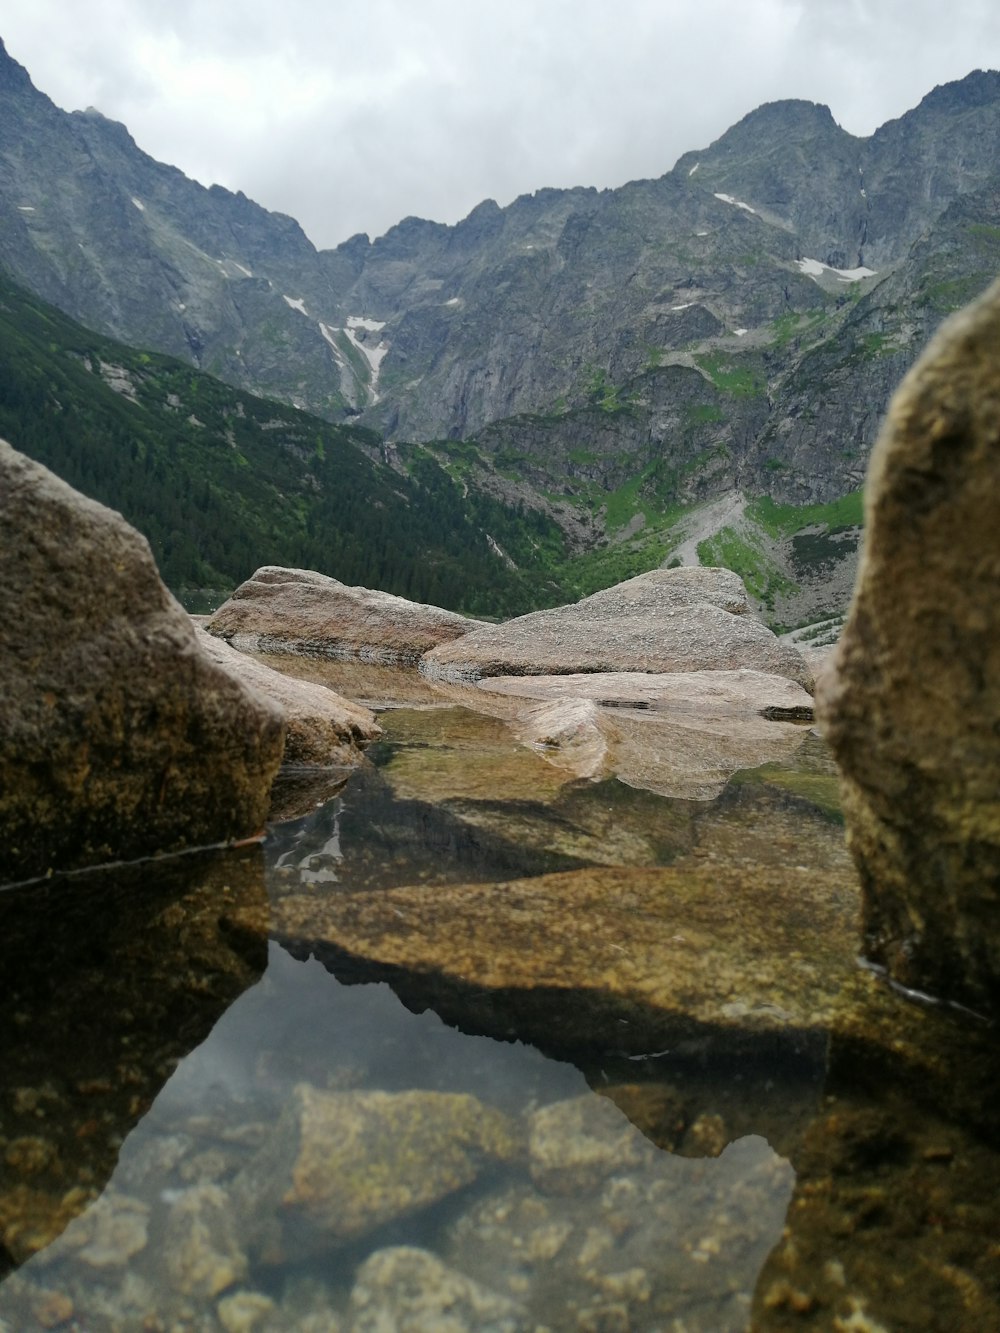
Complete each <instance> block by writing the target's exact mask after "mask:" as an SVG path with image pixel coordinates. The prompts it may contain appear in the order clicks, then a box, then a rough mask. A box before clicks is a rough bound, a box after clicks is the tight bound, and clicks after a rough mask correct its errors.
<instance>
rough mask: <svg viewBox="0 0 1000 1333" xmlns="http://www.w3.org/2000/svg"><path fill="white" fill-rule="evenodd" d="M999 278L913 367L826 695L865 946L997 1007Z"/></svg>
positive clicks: (880, 456)
mask: <svg viewBox="0 0 1000 1333" xmlns="http://www.w3.org/2000/svg"><path fill="white" fill-rule="evenodd" d="M998 350H1000V285H995V286H994V287H992V288H991V289H990V291H989V292H988V293H987V295H986V296H985V297H984V298H983V299H982V300H981V301H979V302H977V303H976V304H975V305H973V306H971V307H969V309H967V310H966V311H964V312H962V313H961V314H959V315H958V316H956V317H955V318H954V319H953V320H951V321H949V322H948V323H947V324H946V325H945V326H944V328H943V329H942V330H941V332H940V333H939V334H938V336H937V337H936V338H935V340H934V341H933V343H932V344H931V346H930V347H929V348H928V350H927V352H926V353H925V354H924V356H923V357H922V358H921V359H920V361H919V362H918V363H917V365H916V366H915V367H914V368H913V370H912V371H911V372H910V374H909V375H908V376H907V377H906V379H905V380H904V381H903V384H902V386H901V387H900V389H899V391H898V393H897V395H896V397H895V399H894V400H893V403H892V407H891V410H890V414H889V417H888V420H887V422H886V425H885V428H884V430H883V432H882V436H881V438H880V440H879V442H878V445H877V446H876V449H875V451H874V453H873V454H872V458H871V465H870V469H869V479H868V485H867V489H866V511H867V520H866V539H865V551H864V556H863V560H862V563H861V567H860V569H859V573H858V581H857V586H856V590H855V596H854V603H853V606H852V609H851V613H850V618H849V621H848V624H847V627H846V629H845V631H844V634H843V637H842V638H841V641H840V644H839V647H838V649H837V653H836V656H835V659H834V664H833V669H832V671H831V672H830V673H829V674H827V675H826V676H825V677H824V687H823V690H822V694H821V697H820V700H819V704H820V708H821V719H822V723H823V726H824V730H825V734H826V737H827V739H828V741H829V744H830V746H831V748H832V749H833V752H834V754H835V756H836V758H837V761H838V763H839V765H840V768H841V772H842V779H843V782H842V786H843V799H844V811H845V815H846V818H847V824H848V833H849V841H850V846H851V850H852V852H853V854H854V857H855V860H856V861H857V865H858V868H859V871H860V874H861V881H862V887H863V892H864V928H865V935H866V942H867V952H868V954H869V956H870V957H872V958H873V959H875V960H877V961H878V962H881V963H884V964H885V965H886V966H887V967H888V969H889V971H890V973H891V974H892V975H893V976H894V977H895V978H896V979H897V980H899V981H900V982H902V983H903V984H904V985H905V986H907V987H915V988H917V989H920V990H925V991H930V992H932V993H934V994H936V995H942V996H950V997H952V998H954V999H958V1000H961V1001H963V1002H964V1003H966V1004H970V1005H972V1006H974V1007H977V1008H983V1009H990V1010H993V1011H996V1010H998V1009H1000V915H998V913H1000V801H998V796H997V793H998V790H1000V731H998V727H997V719H998V717H1000V600H998V597H997V589H998V587H1000V540H998V534H1000V396H998V383H1000V381H998V370H997V356H998Z"/></svg>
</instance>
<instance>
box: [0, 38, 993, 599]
mask: <svg viewBox="0 0 1000 1333" xmlns="http://www.w3.org/2000/svg"><path fill="white" fill-rule="evenodd" d="M998 150H1000V75H998V74H996V73H993V72H982V71H977V72H975V73H973V74H970V75H969V76H968V77H966V78H965V79H962V80H960V81H958V82H956V83H951V84H947V85H945V86H943V87H940V88H936V89H934V90H933V91H932V92H931V93H929V94H928V95H927V96H926V97H925V98H924V99H923V100H922V101H921V102H920V104H919V105H918V106H917V107H915V108H914V109H913V110H911V111H908V112H907V113H906V114H905V115H903V116H901V117H900V118H899V119H897V120H894V121H891V122H889V123H888V124H886V125H883V126H882V127H881V128H880V129H878V130H877V131H876V132H875V133H874V134H873V135H871V136H870V137H868V138H859V137H856V136H853V135H850V134H848V133H847V132H846V131H844V130H843V129H842V128H841V127H840V126H838V125H837V123H836V121H835V120H834V117H833V115H832V113H831V111H830V110H829V108H827V107H824V106H818V105H815V104H814V103H811V102H805V101H782V102H775V103H771V104H768V105H765V106H763V107H760V108H758V109H757V110H755V111H752V112H751V113H750V114H749V115H747V116H745V117H744V118H743V119H742V120H741V121H740V122H739V123H738V124H737V125H735V126H733V127H732V128H731V129H730V130H728V131H727V132H726V133H725V134H723V135H722V136H721V137H720V138H719V139H718V140H717V141H716V142H715V143H713V144H711V145H709V146H708V147H706V148H704V149H702V150H699V151H697V152H691V153H688V154H685V155H684V156H683V157H682V158H681V159H680V160H679V161H678V162H677V164H676V165H675V166H674V167H673V169H672V170H670V171H668V172H666V174H665V175H663V176H661V177H660V178H658V179H656V180H646V181H635V182H632V183H630V184H628V185H625V186H623V187H621V188H620V189H615V190H600V191H598V190H593V189H573V190H539V191H537V192H536V193H535V194H532V195H524V196H522V197H521V198H519V199H517V200H515V201H514V203H512V204H511V205H510V206H509V207H506V208H500V207H499V206H498V205H497V204H496V203H494V202H493V201H491V200H487V201H485V202H484V203H482V204H480V205H479V206H478V207H477V208H475V209H474V210H473V211H472V212H471V213H470V214H469V216H468V217H467V218H465V219H464V220H463V221H461V222H459V223H458V224H456V225H455V226H444V225H442V224H438V223H434V222H428V221H424V220H421V219H418V218H405V219H404V220H403V221H401V222H400V223H399V224H398V225H397V226H395V227H393V228H391V229H390V230H389V231H388V232H387V233H386V234H385V235H384V236H382V237H379V238H377V239H376V240H374V241H370V240H369V238H368V237H367V236H363V235H362V236H356V237H352V238H351V239H350V240H348V241H346V242H345V243H344V244H343V245H341V246H339V247H337V248H336V249H334V250H325V251H317V250H316V249H315V248H314V247H313V246H312V245H311V243H310V242H309V241H308V239H307V238H306V236H305V235H304V234H303V232H302V231H301V229H300V228H299V227H298V226H297V224H296V223H295V222H294V221H293V220H292V219H290V218H287V217H284V216H282V215H280V214H275V213H270V212H268V211H266V210H265V209H262V208H260V207H258V206H257V205H256V204H254V203H253V202H252V201H250V200H248V199H246V198H245V197H244V196H243V195H241V194H233V193H230V192H229V191H227V190H223V189H221V188H219V187H212V188H211V189H205V188H204V187H202V186H201V185H198V184H197V183H195V182H193V181H190V180H188V179H187V178H186V177H185V176H184V175H183V174H182V173H181V172H179V171H177V170H176V169H175V168H172V167H168V166H164V165H163V164H161V163H158V162H156V161H154V160H153V159H152V158H150V157H149V156H148V155H146V154H145V153H143V152H142V151H141V149H139V148H138V147H137V145H136V144H135V143H134V141H133V140H132V139H131V137H130V136H129V134H128V132H127V130H126V129H125V128H124V127H123V126H121V125H117V124H115V123H114V122H112V121H109V120H107V119H106V118H104V117H103V116H101V115H100V114H99V113H98V112H96V111H93V110H90V111H86V112H74V113H72V114H67V113H65V112H63V111H61V110H59V109H58V108H57V107H55V106H54V105H53V103H52V102H51V101H49V99H48V98H47V97H45V95H44V94H43V93H41V92H39V91H37V90H36V89H35V88H34V87H33V85H32V84H31V81H30V78H29V77H28V75H27V73H26V72H25V71H24V70H23V69H22V68H21V66H19V65H18V64H17V63H16V62H15V61H14V60H12V59H11V57H10V56H9V55H7V53H6V51H5V50H4V49H3V48H2V45H0V267H3V268H5V269H6V270H7V271H8V272H9V273H10V274H11V275H12V276H13V277H14V278H15V279H16V280H17V281H18V282H20V283H22V284H23V285H24V286H25V287H27V288H29V289H30V290H31V291H32V292H33V293H34V294H35V295H36V296H38V297H41V298H44V299H45V300H47V301H49V302H51V303H52V304H54V305H56V306H58V307H59V308H60V309H61V310H63V311H65V312H67V313H68V314H70V315H72V316H73V317H74V318H75V319H78V320H79V321H81V322H82V323H83V324H85V325H87V326H88V327H90V328H93V329H95V330H97V331H98V332H100V333H102V334H104V335H106V336H109V337H114V338H116V339H118V340H120V341H122V342H123V343H127V344H129V345H131V346H135V347H145V348H150V349H155V350H156V351H157V352H161V353H166V354H169V355H173V356H176V357H180V358H182V359H184V360H186V361H187V362H188V363H189V364H191V365H193V366H195V367H198V368H199V369H202V370H205V371H208V372H210V373H211V374H212V375H215V376H217V377H219V378H220V379H222V380H224V381H225V382H226V383H228V384H230V385H233V386H235V387H237V388H239V389H242V390H246V391H249V392H252V393H254V394H258V395H264V396H269V397H271V398H274V399H280V400H282V401H284V402H285V403H288V404H291V405H293V406H295V407H298V408H300V409H308V410H309V411H311V412H313V413H315V414H316V415H318V416H320V417H323V418H325V419H326V420H328V421H331V422H344V421H348V420H350V421H355V422H357V423H360V424H362V425H364V426H367V427H368V428H370V429H371V430H373V431H375V432H376V434H377V436H378V437H379V440H380V441H382V443H381V444H380V446H379V448H380V449H381V450H382V452H381V454H379V449H376V448H375V446H372V448H371V452H372V453H373V456H375V455H378V456H379V457H380V458H381V459H382V462H383V463H384V464H386V465H387V466H388V467H389V468H390V471H392V472H393V474H394V475H395V476H397V477H399V478H402V479H405V480H407V481H408V482H413V481H414V480H415V473H414V469H415V468H416V469H417V470H419V469H420V468H422V467H430V466H433V467H434V469H435V471H434V472H433V473H428V476H434V477H439V476H440V477H444V478H445V479H446V480H447V481H448V483H449V484H450V485H451V486H453V487H454V488H455V490H456V491H457V493H459V494H460V496H461V497H462V500H463V502H464V503H465V504H466V506H467V509H468V507H469V506H475V505H477V504H480V505H498V506H499V507H500V510H502V512H504V513H506V514H511V513H515V514H516V513H521V512H524V513H530V514H532V515H534V516H535V517H534V519H533V521H537V523H538V524H539V525H540V530H541V529H542V528H544V529H545V530H546V532H548V533H552V532H553V530H554V531H555V532H556V533H557V534H558V536H557V537H554V538H553V543H554V544H553V543H550V544H549V545H547V546H545V551H546V554H545V557H544V559H542V560H541V566H539V567H542V566H544V568H545V569H546V571H547V577H548V578H549V580H550V581H549V583H548V584H546V585H545V586H546V588H548V589H549V592H550V591H551V587H552V582H551V580H552V579H555V582H556V583H558V584H559V586H560V587H562V588H564V589H569V590H577V589H580V590H585V591H592V590H593V586H595V585H596V586H600V583H601V581H602V580H606V581H610V579H611V578H612V577H613V576H616V575H617V576H622V577H623V576H624V575H625V574H628V573H636V572H639V571H640V570H641V569H644V568H650V567H652V565H655V564H657V563H665V562H667V561H669V560H672V559H673V560H684V561H690V560H694V559H702V560H708V559H712V560H716V561H719V562H722V563H726V564H729V565H730V566H731V567H733V568H736V569H737V570H738V571H739V572H740V573H741V574H742V575H743V576H744V578H746V579H747V582H748V584H749V586H750V587H751V590H752V591H753V592H754V593H755V595H756V596H757V597H758V599H759V600H760V601H761V603H762V604H763V605H764V606H765V607H766V608H767V609H768V611H769V613H770V615H771V617H772V620H773V621H775V622H776V623H779V624H783V625H790V624H795V623H798V622H799V621H801V620H802V619H804V618H808V617H809V616H812V615H814V614H818V613H820V612H824V611H833V610H836V609H837V608H838V607H839V606H840V605H842V603H843V600H844V598H845V597H846V595H847V590H848V589H849V586H850V580H851V571H852V569H853V558H854V551H855V549H856V545H857V537H858V515H859V505H858V503H857V495H858V492H859V490H860V487H861V485H862V481H863V477H864V471H865V465H866V462H867V457H868V453H869V451H870V448H871V445H872V443H873V441H874V439H875V436H876V434H877V431H878V428H879V424H880V422H881V419H882V416H883V414H884V411H885V407H886V404H887V401H888V397H889V395H890V393H891V391H892V389H893V388H894V386H895V384H896V383H897V382H898V380H899V378H900V377H901V375H902V374H903V373H904V372H905V370H906V369H907V367H908V366H909V365H910V364H911V363H912V361H913V360H914V358H915V357H916V355H917V353H918V352H919V350H920V348H921V347H922V346H923V345H924V343H925V342H926V340H927V338H928V337H929V335H930V333H931V332H932V331H933V329H934V327H935V326H936V324H937V323H938V322H939V321H940V319H941V318H942V317H943V316H944V314H946V313H947V312H948V311H949V310H951V309H954V308H956V307H957V306H959V305H961V304H963V303H964V302H965V301H966V300H968V299H969V298H970V297H971V296H973V295H975V294H976V292H977V291H979V290H982V288H983V287H984V286H985V285H986V284H987V283H988V281H989V280H990V278H991V277H992V276H993V274H994V273H995V272H996V271H997V267H998V260H1000V230H998V228H997V225H996V222H997V208H996V205H997V201H998V198H1000V169H998V168H1000V151H998ZM54 182H58V188H55V186H54V184H53V183H54ZM414 442H417V443H416V444H415V443H414ZM418 446H419V447H418ZM399 484H400V485H402V484H403V481H400V483H399ZM435 484H437V483H435ZM849 497H854V498H853V499H851V498H849ZM769 506H770V507H769ZM848 520H850V521H848ZM469 521H470V522H472V524H473V527H475V526H476V520H475V518H474V517H473V518H470V520H469ZM553 525H554V527H553ZM480 526H481V525H480ZM496 541H497V542H498V543H499V545H500V546H501V547H502V548H503V549H504V550H506V548H505V547H503V543H502V541H500V539H499V538H496ZM546 542H548V538H546ZM559 543H562V548H561V553H557V547H558V545H559ZM533 550H534V548H530V547H529V548H523V549H522V551H521V558H520V559H519V558H518V557H517V556H514V555H512V556H511V559H513V560H514V562H515V563H516V564H518V566H519V572H521V573H523V574H524V575H525V578H527V571H528V570H529V569H531V568H535V567H536V565H537V561H536V558H535V555H533V554H532V551H533ZM539 559H541V557H539ZM558 571H561V572H558ZM333 572H335V571H333ZM547 595H549V594H548V592H544V591H540V592H539V593H538V596H539V597H544V596H547Z"/></svg>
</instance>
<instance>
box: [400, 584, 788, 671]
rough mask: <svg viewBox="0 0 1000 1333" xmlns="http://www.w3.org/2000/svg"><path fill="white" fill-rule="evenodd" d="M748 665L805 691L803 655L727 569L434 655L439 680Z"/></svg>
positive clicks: (588, 603)
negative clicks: (767, 621) (764, 619)
mask: <svg viewBox="0 0 1000 1333" xmlns="http://www.w3.org/2000/svg"><path fill="white" fill-rule="evenodd" d="M739 667H750V668H753V669H754V670H756V671H765V672H770V673H773V674H774V675H778V676H787V677H788V678H789V679H790V680H795V681H798V682H799V684H801V685H804V686H806V687H809V686H811V684H812V674H811V672H810V671H809V669H808V668H807V666H806V664H805V662H804V661H803V660H802V658H801V656H800V655H799V653H798V652H797V651H796V649H794V648H792V647H790V646H789V645H787V644H783V643H781V642H780V641H779V640H778V638H777V637H776V636H775V635H774V634H772V633H771V631H770V630H769V629H768V628H767V626H766V625H764V624H762V623H761V621H760V620H758V619H757V616H756V615H755V613H754V611H753V609H752V607H751V605H750V602H749V600H748V598H747V595H746V589H745V588H744V587H743V582H742V580H741V579H740V577H739V575H737V574H733V573H732V572H731V571H730V570H728V569H702V568H691V569H683V568H682V569H655V570H652V571H651V572H650V573H648V574H640V575H638V577H637V578H634V579H629V580H627V582H625V583H619V584H616V585H615V587H613V588H606V589H605V590H604V591H603V592H595V593H594V594H593V595H592V596H590V597H585V598H584V599H583V600H582V601H580V602H576V603H575V604H573V605H570V606H558V607H556V608H555V609H554V610H551V611H533V612H531V613H530V614H529V615H526V616H518V617H517V619H516V620H508V621H507V622H506V623H505V624H502V625H483V626H482V627H480V628H478V629H473V630H472V631H471V632H470V633H468V634H465V635H463V637H462V638H461V639H459V640H457V641H455V642H452V643H446V644H442V645H441V646H439V647H438V648H435V649H434V650H433V651H431V652H428V653H427V655H426V656H425V657H424V659H423V661H422V663H421V668H420V669H421V671H423V672H424V674H425V675H427V676H430V677H431V678H432V679H439V680H454V681H460V680H478V679H479V678H480V677H483V676H556V675H567V674H571V673H574V672H591V671H654V672H663V671H733V670H736V669H738V668H739Z"/></svg>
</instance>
